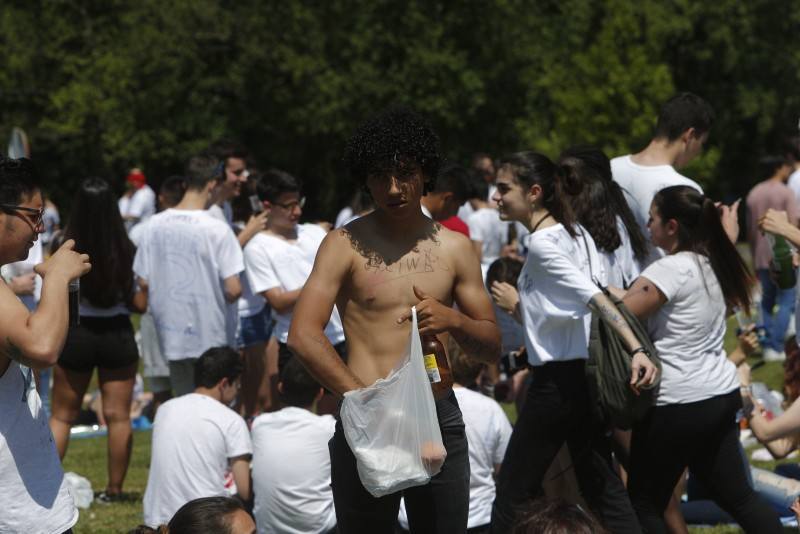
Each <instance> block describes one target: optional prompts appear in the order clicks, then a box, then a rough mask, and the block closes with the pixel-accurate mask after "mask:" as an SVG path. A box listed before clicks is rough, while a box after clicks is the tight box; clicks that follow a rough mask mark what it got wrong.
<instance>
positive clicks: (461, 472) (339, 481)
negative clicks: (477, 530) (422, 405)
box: [329, 392, 469, 534]
mask: <svg viewBox="0 0 800 534" xmlns="http://www.w3.org/2000/svg"><path fill="white" fill-rule="evenodd" d="M436 413H437V415H438V417H439V427H440V428H441V431H442V439H443V441H444V447H445V449H446V450H447V458H446V459H445V461H444V465H443V466H442V470H441V471H440V472H439V474H438V475H436V476H435V477H433V478H432V479H431V481H430V482H429V483H428V484H426V485H424V486H417V487H413V488H409V489H406V490H404V491H402V492H397V493H393V494H391V495H386V496H384V497H379V498H376V497H373V496H372V495H370V494H369V493H368V492H367V490H365V489H364V486H363V485H362V484H361V480H360V479H359V478H358V470H357V468H356V459H355V456H353V453H352V451H351V450H350V447H349V446H348V445H347V440H346V439H345V437H344V431H343V430H342V423H341V421H337V423H336V432H335V433H334V435H333V438H331V441H330V443H329V448H330V453H331V487H332V488H333V503H334V507H335V508H336V520H337V527H338V528H339V532H340V533H342V534H353V533H362V532H363V533H364V534H384V533H385V534H393V533H394V531H395V525H396V524H397V513H398V511H399V510H400V497H401V496H402V497H404V498H405V503H406V512H407V514H408V524H409V529H410V531H411V532H412V533H413V534H417V533H436V534H464V532H466V531H467V519H468V515H469V454H468V450H467V437H466V434H465V433H464V421H463V419H462V418H461V410H460V409H459V407H458V402H457V401H456V396H455V394H453V393H452V392H451V394H450V395H449V396H448V397H446V398H444V399H441V400H439V401H436Z"/></svg>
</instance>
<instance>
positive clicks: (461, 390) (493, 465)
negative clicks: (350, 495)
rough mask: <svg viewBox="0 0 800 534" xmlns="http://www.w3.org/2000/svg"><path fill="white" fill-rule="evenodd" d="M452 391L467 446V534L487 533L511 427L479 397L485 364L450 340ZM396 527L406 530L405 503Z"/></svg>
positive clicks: (498, 409) (499, 410)
mask: <svg viewBox="0 0 800 534" xmlns="http://www.w3.org/2000/svg"><path fill="white" fill-rule="evenodd" d="M447 353H448V354H449V355H450V370H451V371H452V373H453V382H454V384H453V391H454V392H455V394H456V399H457V400H458V405H459V406H460V407H461V413H462V414H463V416H464V429H465V432H466V434H467V441H468V442H469V471H470V473H469V519H468V520H467V529H468V530H467V532H468V534H484V533H488V532H489V527H490V525H489V521H490V520H491V518H492V503H493V502H494V496H495V487H494V477H495V476H496V475H497V473H498V472H499V471H500V464H501V463H502V461H503V456H505V454H506V447H507V446H508V440H509V438H510V437H511V423H509V422H508V417H507V416H506V414H505V412H504V411H503V408H501V407H500V405H499V404H498V403H497V402H496V401H494V400H493V399H491V398H489V397H487V396H486V395H483V394H482V393H479V392H478V391H477V389H478V385H477V384H478V378H479V377H480V375H481V372H482V371H483V369H484V368H485V364H483V363H482V362H479V361H476V360H474V359H472V358H470V357H469V356H467V355H466V354H464V351H462V350H461V348H460V347H459V346H458V343H456V342H455V341H453V339H452V338H450V340H449V343H448V345H447ZM399 521H400V525H401V526H402V527H403V528H404V529H406V531H407V529H408V518H407V516H406V508H405V503H403V504H402V505H401V507H400V516H399Z"/></svg>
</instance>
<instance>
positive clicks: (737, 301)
mask: <svg viewBox="0 0 800 534" xmlns="http://www.w3.org/2000/svg"><path fill="white" fill-rule="evenodd" d="M653 205H654V206H655V208H656V210H657V211H658V214H659V215H660V216H661V220H662V223H666V222H667V221H669V220H670V219H675V220H676V221H677V222H678V251H690V252H695V253H697V254H702V255H703V256H706V257H707V258H708V260H709V262H710V263H711V268H712V269H713V271H714V275H716V277H717V281H719V286H720V288H721V289H722V294H723V295H724V296H725V301H726V302H727V303H728V304H729V305H731V306H740V307H742V308H744V309H745V310H749V309H750V287H751V286H752V285H753V275H752V274H751V273H750V270H749V269H748V267H747V265H746V264H745V262H744V260H743V259H742V257H741V256H740V255H739V252H738V251H737V250H736V247H735V246H734V245H733V243H731V240H730V239H729V238H728V234H726V233H725V229H724V228H723V227H722V222H721V221H720V218H719V211H718V210H717V206H716V205H715V204H714V201H713V200H711V199H710V198H708V197H706V196H703V195H702V194H700V193H698V192H697V191H696V190H695V189H693V188H691V187H689V186H686V185H675V186H672V187H667V188H665V189H662V190H661V191H659V192H658V193H656V196H655V197H654V198H653Z"/></svg>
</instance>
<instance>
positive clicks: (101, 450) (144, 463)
mask: <svg viewBox="0 0 800 534" xmlns="http://www.w3.org/2000/svg"><path fill="white" fill-rule="evenodd" d="M134 320H135V322H137V323H138V316H137V317H135V319H134ZM137 326H138V324H137ZM728 326H729V328H728V335H727V337H726V342H725V347H726V349H727V350H731V349H732V348H733V347H734V343H735V341H736V340H735V336H734V334H733V332H734V331H735V327H736V325H735V323H733V324H729V325H728ZM755 361H757V359H755V358H754V359H752V361H751V364H752V363H753V362H755ZM753 381H756V382H764V383H765V384H767V386H768V387H769V388H771V389H777V390H779V391H780V390H781V389H782V385H783V366H782V364H780V363H777V362H767V363H766V364H764V365H763V366H762V367H760V368H758V369H756V370H755V371H753ZM93 383H94V381H93ZM91 387H96V386H95V385H92V386H90V388H91ZM503 409H504V410H505V412H506V415H507V416H508V418H509V420H511V421H512V423H513V422H514V421H515V420H516V418H517V413H516V408H515V407H514V405H513V404H503ZM150 438H151V433H150V432H149V431H148V432H134V434H133V454H132V456H131V464H130V467H129V469H128V475H127V477H126V479H125V486H124V488H123V491H124V492H125V493H126V494H128V497H129V498H128V499H126V500H125V501H123V502H118V503H113V504H108V505H103V504H95V503H93V504H92V505H91V507H90V508H89V509H87V510H81V511H80V520H79V521H78V524H77V525H76V526H75V528H74V531H75V533H76V534H95V533H97V534H111V533H115V534H116V533H120V532H122V533H125V532H128V531H129V530H130V529H132V528H134V527H136V526H137V525H139V524H140V523H141V522H142V496H143V495H144V489H145V485H146V484H147V473H148V470H149V464H150ZM106 444H107V439H106V438H105V437H98V438H89V439H79V440H73V441H71V442H70V445H69V449H68V450H67V455H66V457H65V458H64V470H65V471H74V472H76V473H77V474H79V475H81V476H84V477H86V478H88V479H89V480H90V481H91V483H92V488H93V489H94V490H95V492H99V491H102V490H103V489H104V488H105V485H106V480H107V477H106ZM787 461H792V460H781V461H770V462H753V465H755V466H756V467H761V468H764V469H768V470H772V469H773V468H774V466H775V465H777V464H779V463H783V462H787ZM689 531H690V532H692V533H694V534H733V533H739V532H742V530H741V529H739V528H737V527H728V526H719V527H711V528H690V529H689ZM786 532H794V529H786Z"/></svg>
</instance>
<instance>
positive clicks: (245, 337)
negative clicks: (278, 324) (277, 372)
mask: <svg viewBox="0 0 800 534" xmlns="http://www.w3.org/2000/svg"><path fill="white" fill-rule="evenodd" d="M270 333H272V314H271V313H270V307H269V306H264V308H262V310H261V311H260V312H258V313H257V314H255V315H251V316H250V317H241V316H240V317H239V331H238V332H237V333H236V346H237V347H239V348H244V347H249V346H250V345H255V344H256V343H266V342H267V341H268V340H269V335H270Z"/></svg>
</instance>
